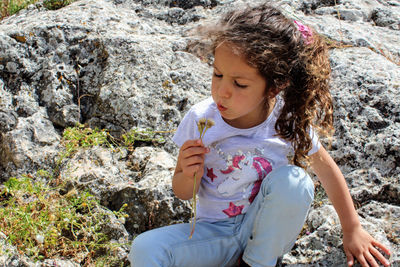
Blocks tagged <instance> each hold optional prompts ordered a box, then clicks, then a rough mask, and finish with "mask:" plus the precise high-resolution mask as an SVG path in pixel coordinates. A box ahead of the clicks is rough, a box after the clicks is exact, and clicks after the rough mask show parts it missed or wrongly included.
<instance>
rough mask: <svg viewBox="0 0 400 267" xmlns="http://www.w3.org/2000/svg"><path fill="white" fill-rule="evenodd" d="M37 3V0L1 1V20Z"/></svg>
mask: <svg viewBox="0 0 400 267" xmlns="http://www.w3.org/2000/svg"><path fill="white" fill-rule="evenodd" d="M37 1H38V0H2V1H1V2H0V10H1V18H4V17H7V16H11V15H13V14H15V13H17V12H18V11H20V10H21V9H24V8H26V7H27V6H28V5H30V4H33V3H35V2H37Z"/></svg>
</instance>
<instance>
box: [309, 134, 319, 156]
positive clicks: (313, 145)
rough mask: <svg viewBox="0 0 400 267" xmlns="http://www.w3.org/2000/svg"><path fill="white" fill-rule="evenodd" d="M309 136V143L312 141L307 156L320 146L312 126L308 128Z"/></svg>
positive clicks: (316, 150)
mask: <svg viewBox="0 0 400 267" xmlns="http://www.w3.org/2000/svg"><path fill="white" fill-rule="evenodd" d="M309 134H310V137H311V143H312V148H311V150H310V151H309V152H308V156H311V155H312V154H314V153H317V152H318V150H319V149H320V148H321V142H320V141H319V137H318V134H317V133H316V132H315V131H314V129H313V128H311V129H310V132H309Z"/></svg>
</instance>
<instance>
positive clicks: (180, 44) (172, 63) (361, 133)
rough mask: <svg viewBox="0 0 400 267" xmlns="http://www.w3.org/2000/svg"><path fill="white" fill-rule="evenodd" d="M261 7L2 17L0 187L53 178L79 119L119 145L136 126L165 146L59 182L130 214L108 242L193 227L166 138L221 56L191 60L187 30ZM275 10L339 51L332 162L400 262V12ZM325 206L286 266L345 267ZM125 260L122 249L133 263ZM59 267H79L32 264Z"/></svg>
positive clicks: (96, 164)
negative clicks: (40, 173)
mask: <svg viewBox="0 0 400 267" xmlns="http://www.w3.org/2000/svg"><path fill="white" fill-rule="evenodd" d="M261 2H264V1H263V0H254V1H250V0H235V1H231V0H229V1H222V0H190V1H172V0H140V1H132V0H99V1H94V0H81V1H77V2H74V3H72V4H71V5H69V6H67V7H64V8H62V9H60V10H55V11H48V10H46V8H44V6H43V4H42V3H41V2H38V3H36V4H34V5H30V6H29V7H28V8H27V9H24V10H21V11H20V12H19V13H17V14H15V15H13V16H10V17H7V18H4V19H3V20H2V21H0V181H4V180H7V179H8V178H9V177H11V176H19V175H21V174H23V173H32V172H36V171H37V170H39V169H45V170H49V171H51V170H53V169H54V168H55V167H56V165H57V163H56V159H57V158H58V155H59V153H61V152H62V151H63V146H62V145H60V140H61V134H62V132H63V130H64V129H65V128H66V127H70V126H74V125H75V124H76V123H78V122H80V123H85V124H86V125H88V126H90V127H91V128H93V129H94V128H96V127H98V128H107V129H108V130H110V133H111V134H113V136H115V138H118V137H120V136H121V135H122V134H124V133H126V132H128V131H129V130H131V129H133V128H140V129H145V128H151V129H153V130H158V131H161V130H165V131H167V132H169V133H166V134H165V135H163V136H164V137H165V139H166V142H165V143H162V144H158V145H157V146H155V145H153V146H152V147H151V142H137V143H136V144H135V145H134V147H133V148H131V150H128V149H120V150H114V149H112V148H109V147H106V146H104V147H92V148H88V149H84V150H79V151H77V152H76V153H75V154H74V155H72V156H71V158H65V159H64V160H63V161H62V164H61V165H59V166H57V167H59V171H60V177H62V178H63V179H66V180H67V179H68V180H69V182H68V184H67V188H66V190H68V189H71V188H72V187H77V188H79V189H87V190H89V191H90V192H91V193H92V194H94V195H95V196H96V197H97V198H98V199H99V200H100V201H101V203H102V205H104V206H105V207H107V208H109V209H111V210H113V211H117V210H119V209H120V208H121V207H122V206H123V204H125V203H126V204H128V206H127V207H126V211H127V212H128V214H129V217H128V218H126V221H125V223H122V222H117V221H115V220H116V219H115V218H113V219H112V220H111V219H110V220H111V221H112V222H115V224H114V223H112V224H110V225H104V230H105V231H106V232H107V233H108V234H109V235H111V236H113V238H114V241H113V242H116V243H119V244H120V243H122V242H125V241H124V240H126V238H127V235H129V239H131V238H132V237H133V236H135V235H136V234H139V233H141V232H143V231H145V230H148V229H151V228H154V227H159V226H163V225H168V224H171V223H176V222H181V221H188V219H189V216H190V203H189V202H188V201H181V200H178V199H177V198H175V197H174V195H173V192H172V189H171V177H172V174H173V171H174V167H175V160H176V155H177V152H178V148H177V147H176V145H175V144H173V142H172V140H171V137H172V135H173V130H174V129H176V127H177V125H178V124H179V122H180V121H181V119H182V118H183V116H184V114H185V113H186V112H187V110H188V109H189V108H190V107H191V106H192V105H193V104H194V103H197V102H198V101H200V100H202V99H204V98H206V97H208V96H209V95H210V91H209V89H210V77H211V73H212V68H211V66H210V65H209V63H210V62H212V58H209V59H206V60H204V59H203V60H201V59H199V58H197V57H196V56H195V55H194V54H191V53H189V51H188V48H187V46H188V43H189V41H191V40H192V38H193V37H192V36H191V35H190V34H189V30H191V29H193V28H194V27H195V26H197V25H198V24H199V23H202V22H205V21H211V20H212V19H214V18H216V17H219V16H220V14H222V13H224V12H225V11H226V10H228V9H237V8H241V7H242V5H243V4H251V5H253V4H257V3H261ZM276 3H277V4H278V5H281V6H282V8H284V9H285V10H286V12H287V14H288V16H292V18H293V19H299V20H301V21H303V22H304V23H305V24H308V25H311V26H313V27H314V28H315V29H316V30H317V31H318V32H319V33H320V34H321V35H323V36H324V37H326V38H327V40H328V42H329V43H330V44H331V46H332V48H331V49H330V61H331V66H332V83H331V87H332V95H333V98H334V105H335V113H334V116H335V119H334V121H335V129H336V133H335V136H334V140H333V143H332V149H331V151H330V153H331V155H332V156H333V158H334V159H335V161H336V162H337V163H338V165H339V167H340V168H341V170H342V172H343V173H344V175H345V177H346V180H347V182H348V185H349V187H350V192H351V194H352V197H353V199H354V202H355V204H356V206H357V211H358V212H359V214H360V217H361V218H362V224H363V225H364V226H365V227H366V228H367V229H368V230H369V231H370V232H371V233H372V234H373V236H374V237H376V238H377V239H378V240H381V241H382V242H383V243H384V244H386V245H388V246H389V247H391V248H392V252H393V258H392V263H393V265H395V264H397V265H398V264H399V261H400V260H399V257H400V256H399V255H400V254H399V252H398V251H400V250H399V243H398V239H396V238H397V236H398V235H399V233H398V232H396V229H397V228H398V227H397V225H398V224H399V221H398V207H399V205H400V203H399V199H400V196H399V192H400V190H399V184H400V180H399V177H400V154H399V153H400V109H399V106H400V105H399V100H398V92H399V88H400V84H399V82H398V81H399V80H400V77H399V73H400V72H399V62H400V61H399V58H400V51H399V49H398V47H400V35H399V34H398V33H399V18H400V3H399V1H398V0H390V1H384V0H367V1H364V0H336V1H334V0H323V1H316V0H293V1H289V0H280V1H276ZM339 18H340V20H339ZM335 42H341V43H342V46H340V45H334V43H335ZM321 203H322V204H321V205H322V206H320V207H318V205H315V207H314V209H313V210H311V212H310V216H309V218H308V219H307V227H308V228H309V230H311V231H310V234H309V235H304V236H301V237H300V238H299V240H298V241H297V242H296V245H295V247H294V248H293V250H292V251H291V253H289V254H288V255H286V256H285V258H284V263H286V264H287V266H345V264H346V258H345V255H344V253H343V250H342V247H341V234H340V225H339V222H338V220H337V217H336V214H335V212H334V210H333V208H332V206H330V205H329V204H326V203H327V201H325V200H324V201H321ZM396 227H397V228H396ZM391 228H392V230H391ZM393 229H395V230H393ZM126 230H127V231H126ZM4 247H6V245H5V244H3V243H1V244H0V248H4ZM128 250H129V248H125V247H123V248H121V251H120V254H121V255H120V256H121V257H120V258H121V259H122V260H121V261H122V263H123V264H126V265H127V263H125V262H124V259H125V260H126V253H127V251H128ZM10 251H12V253H11V254H13V255H10V256H7V257H4V256H0V265H6V266H35V265H34V263H32V262H30V261H29V260H28V259H27V258H24V257H22V256H18V255H17V254H16V253H15V252H14V250H12V249H11V250H10ZM53 263H55V264H59V265H63V266H69V265H68V264H73V263H68V262H67V261H65V262H64V261H61V260H60V259H54V260H52V259H46V260H44V261H42V262H41V263H37V264H44V265H43V266H50V265H51V264H53ZM70 266H73V265H70Z"/></svg>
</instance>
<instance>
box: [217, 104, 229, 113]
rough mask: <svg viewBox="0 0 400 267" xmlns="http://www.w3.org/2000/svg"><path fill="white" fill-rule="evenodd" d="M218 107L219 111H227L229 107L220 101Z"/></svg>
mask: <svg viewBox="0 0 400 267" xmlns="http://www.w3.org/2000/svg"><path fill="white" fill-rule="evenodd" d="M217 108H218V110H219V111H225V110H227V109H228V108H227V107H224V106H223V105H221V104H220V103H218V104H217Z"/></svg>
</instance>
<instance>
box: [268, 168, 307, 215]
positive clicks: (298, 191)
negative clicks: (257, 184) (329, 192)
mask: <svg viewBox="0 0 400 267" xmlns="http://www.w3.org/2000/svg"><path fill="white" fill-rule="evenodd" d="M261 188H262V191H263V193H264V195H265V196H268V197H273V198H277V199H278V200H279V202H280V203H281V204H282V205H285V204H286V205H285V206H288V207H291V208H296V207H299V206H304V207H307V208H308V207H309V205H310V204H311V202H312V200H313V199H314V183H313V181H312V179H311V177H310V176H309V175H308V173H307V172H306V171H305V170H304V169H302V168H300V167H298V166H294V165H286V166H282V167H280V168H278V169H275V170H273V171H272V172H271V173H269V174H268V176H267V177H266V179H264V181H263V183H262V187H261Z"/></svg>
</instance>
